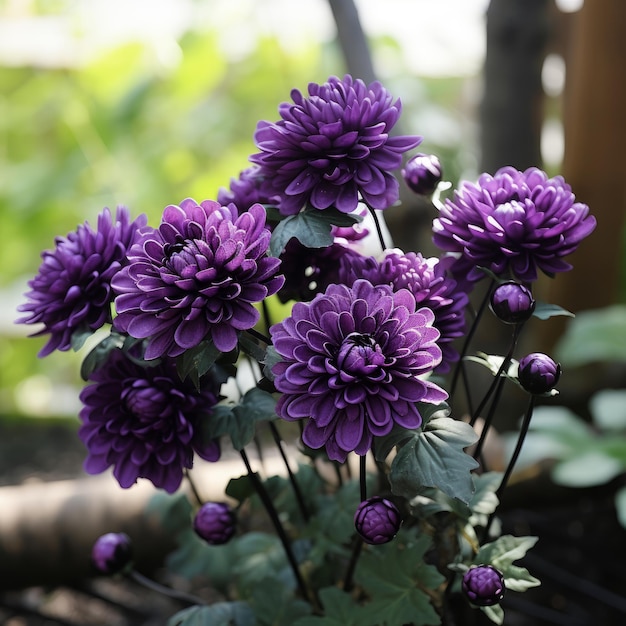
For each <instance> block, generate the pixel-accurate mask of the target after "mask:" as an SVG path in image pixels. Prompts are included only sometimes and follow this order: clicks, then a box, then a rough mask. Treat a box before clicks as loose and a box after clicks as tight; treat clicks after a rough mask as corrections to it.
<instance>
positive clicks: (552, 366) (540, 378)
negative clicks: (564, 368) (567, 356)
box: [517, 352, 561, 395]
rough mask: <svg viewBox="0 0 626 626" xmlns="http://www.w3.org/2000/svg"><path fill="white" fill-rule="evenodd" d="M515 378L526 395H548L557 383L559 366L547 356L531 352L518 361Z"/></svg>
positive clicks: (559, 371)
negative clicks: (526, 392)
mask: <svg viewBox="0 0 626 626" xmlns="http://www.w3.org/2000/svg"><path fill="white" fill-rule="evenodd" d="M517 377H518V379H519V382H520V385H521V386H522V387H523V388H524V389H525V390H526V391H528V393H532V394H536V395H541V394H544V393H548V391H550V390H551V389H553V388H554V387H555V386H556V384H557V383H558V382H559V378H560V377H561V365H560V364H559V363H555V362H554V361H553V360H552V359H551V358H550V357H549V356H548V355H547V354H543V353H542V352H533V353H531V354H528V355H526V356H525V357H524V358H523V359H521V360H520V362H519V369H518V373H517Z"/></svg>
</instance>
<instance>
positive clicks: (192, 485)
mask: <svg viewBox="0 0 626 626" xmlns="http://www.w3.org/2000/svg"><path fill="white" fill-rule="evenodd" d="M185 478H186V479H187V482H188V483H189V488H190V489H191V493H192V494H193V497H194V498H195V500H196V502H197V503H198V504H199V505H200V506H202V505H203V504H204V500H203V499H202V498H201V496H200V492H199V491H198V488H197V487H196V483H195V482H194V481H193V480H192V478H191V472H190V471H189V470H188V469H187V468H185Z"/></svg>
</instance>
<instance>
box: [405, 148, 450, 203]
mask: <svg viewBox="0 0 626 626" xmlns="http://www.w3.org/2000/svg"><path fill="white" fill-rule="evenodd" d="M441 175H442V169H441V163H440V162H439V159H438V158H437V157H436V156H435V155H434V154H421V153H420V154H416V155H415V156H414V157H411V158H410V159H409V160H408V161H407V162H406V165H405V166H404V169H403V170H402V176H403V178H404V181H405V182H406V184H407V186H408V187H409V189H411V190H412V191H414V192H415V193H418V194H420V195H424V196H428V195H430V194H431V193H432V192H433V191H435V189H436V188H437V185H438V184H439V181H440V180H441Z"/></svg>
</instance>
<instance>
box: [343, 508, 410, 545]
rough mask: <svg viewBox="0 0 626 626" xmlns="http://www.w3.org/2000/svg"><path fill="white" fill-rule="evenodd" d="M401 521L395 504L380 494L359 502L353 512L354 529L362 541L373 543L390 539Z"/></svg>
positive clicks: (394, 534)
mask: <svg viewBox="0 0 626 626" xmlns="http://www.w3.org/2000/svg"><path fill="white" fill-rule="evenodd" d="M401 523H402V518H401V516H400V511H398V508H397V507H396V505H395V504H394V503H393V502H390V501H389V500H386V499H385V498H381V497H380V496H375V497H373V498H369V499H368V500H364V501H363V502H361V504H359V506H358V508H357V510H356V513H355V514H354V526H355V528H356V531H357V532H358V533H359V535H360V536H361V537H362V539H363V541H365V542H367V543H371V544H375V545H377V544H381V543H387V542H389V541H391V540H392V539H393V538H394V537H395V536H396V534H397V532H398V529H399V528H400V524H401Z"/></svg>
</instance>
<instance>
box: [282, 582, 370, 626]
mask: <svg viewBox="0 0 626 626" xmlns="http://www.w3.org/2000/svg"><path fill="white" fill-rule="evenodd" d="M319 597H320V600H321V603H322V606H323V607H324V616H323V617H318V616H316V615H310V616H307V617H301V618H300V619H299V620H297V621H296V622H295V623H294V624H293V626H363V624H364V623H365V622H364V619H365V617H366V611H365V610H364V608H363V607H361V606H359V605H358V604H356V603H355V601H354V600H353V599H352V596H350V594H348V593H345V592H344V591H341V589H338V588H337V587H325V588H324V589H320V592H319Z"/></svg>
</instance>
